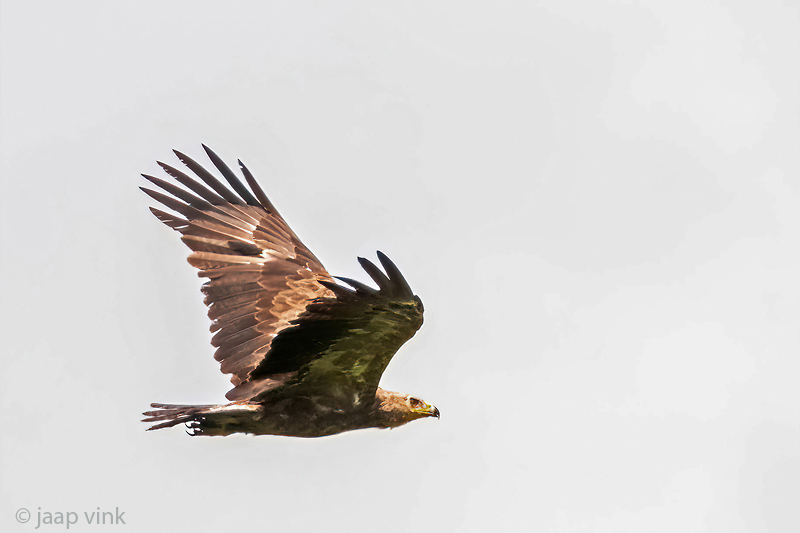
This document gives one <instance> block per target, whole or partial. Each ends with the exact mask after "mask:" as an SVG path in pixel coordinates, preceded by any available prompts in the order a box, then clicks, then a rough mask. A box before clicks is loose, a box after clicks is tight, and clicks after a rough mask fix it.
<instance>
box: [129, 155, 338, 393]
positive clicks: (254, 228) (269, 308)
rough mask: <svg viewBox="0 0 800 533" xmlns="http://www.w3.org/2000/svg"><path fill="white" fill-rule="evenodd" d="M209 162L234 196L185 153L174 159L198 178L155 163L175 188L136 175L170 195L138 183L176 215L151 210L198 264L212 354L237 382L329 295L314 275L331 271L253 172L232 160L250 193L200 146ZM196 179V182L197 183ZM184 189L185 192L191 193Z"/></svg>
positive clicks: (321, 277)
mask: <svg viewBox="0 0 800 533" xmlns="http://www.w3.org/2000/svg"><path fill="white" fill-rule="evenodd" d="M203 148H204V149H205V150H206V153H207V154H208V156H209V158H210V159H211V161H212V162H213V163H214V166H216V167H217V169H219V171H220V172H221V173H222V175H223V176H224V177H225V179H226V180H227V181H228V183H230V184H231V186H232V187H233V189H234V190H235V191H236V193H237V194H238V196H237V194H234V193H233V192H231V191H230V190H229V189H228V188H227V187H225V186H224V185H223V184H222V183H221V182H220V181H219V180H217V179H216V178H215V177H214V176H213V175H212V174H211V173H210V172H208V171H207V170H206V169H204V168H203V167H202V166H200V165H199V164H198V163H197V162H195V161H194V160H192V159H191V158H189V157H187V156H185V155H184V154H182V153H180V152H178V151H175V154H176V155H177V156H178V158H179V159H180V160H181V161H182V162H183V163H184V164H185V165H186V166H187V167H188V168H189V169H190V170H191V171H192V172H194V174H195V175H196V176H197V177H198V178H199V180H198V179H195V178H192V177H189V176H187V175H186V174H184V173H183V172H181V171H179V170H177V169H175V168H173V167H171V166H169V165H167V164H165V163H161V162H160V161H159V163H158V164H159V165H160V166H161V168H163V169H164V170H165V171H166V173H167V174H169V175H170V176H172V177H173V178H175V180H176V181H178V182H179V183H181V184H182V185H184V186H185V187H186V188H187V189H189V190H185V189H183V188H180V187H178V186H176V185H174V184H172V183H169V182H167V181H164V180H161V179H158V178H155V177H153V176H148V175H144V174H143V176H144V177H145V178H146V179H147V180H149V181H150V182H151V183H153V184H154V185H156V186H158V187H159V188H161V189H162V190H164V191H165V192H167V193H169V195H166V194H163V193H161V192H158V191H154V190H150V189H147V188H144V187H142V190H143V191H144V192H145V193H147V194H148V195H149V196H151V197H152V198H153V199H154V200H157V201H158V202H161V203H162V204H163V205H165V206H166V207H168V208H169V209H171V210H172V211H175V212H176V213H179V214H180V215H182V216H183V218H181V217H179V216H175V215H173V214H170V213H166V212H164V211H161V210H159V209H155V208H152V207H151V208H150V210H151V211H152V212H153V214H154V215H155V216H156V217H158V219H159V220H161V221H162V222H163V223H164V224H166V225H167V226H169V227H171V228H173V229H175V230H177V231H179V232H180V233H181V234H182V235H183V236H182V237H181V240H183V242H185V243H186V245H187V246H188V247H189V248H191V250H192V253H191V254H190V255H189V263H190V264H191V265H192V266H195V267H197V268H199V269H200V272H199V273H198V274H199V276H200V277H204V278H208V281H207V282H206V283H205V284H204V285H203V289H202V290H203V293H204V294H205V303H206V305H208V316H209V318H210V319H211V321H212V325H211V331H212V332H216V334H215V335H214V337H213V338H212V340H211V344H212V345H214V346H216V347H217V351H216V353H215V354H214V358H215V359H216V360H217V361H220V363H221V370H222V372H223V373H226V374H232V377H231V382H232V383H233V384H234V385H239V384H240V383H243V382H245V381H247V380H248V379H249V377H250V373H251V372H252V371H253V369H255V368H256V367H257V366H258V365H259V364H260V363H261V362H262V361H263V360H264V358H265V357H266V355H267V353H268V352H269V349H270V345H271V343H272V340H273V339H274V338H275V336H276V335H277V334H278V333H279V332H280V331H281V330H283V329H285V328H287V327H289V325H290V323H291V322H292V321H293V320H295V319H296V318H297V317H299V316H300V315H301V314H302V313H303V312H304V311H305V308H306V306H307V305H308V303H309V302H310V301H311V300H313V299H315V298H319V297H321V296H330V292H329V291H328V289H326V288H325V287H324V286H323V285H321V284H320V283H319V280H323V281H325V280H330V279H331V277H330V275H329V274H328V273H327V272H326V271H325V268H324V267H323V266H322V264H321V263H320V262H319V260H318V259H317V258H316V257H315V256H314V254H312V253H311V251H310V250H309V249H308V248H306V246H305V245H304V244H303V243H302V242H301V241H300V239H298V238H297V235H295V234H294V232H293V231H292V230H291V228H289V226H288V224H286V221H285V220H284V219H283V217H281V215H280V214H279V213H278V211H277V210H276V209H275V207H274V206H273V205H272V203H271V202H270V201H269V199H268V198H267V196H266V195H265V194H264V192H263V191H262V190H261V187H259V185H258V183H256V181H255V179H254V178H253V176H252V174H250V172H249V171H248V170H247V168H246V167H245V166H244V165H243V164H242V162H241V161H239V165H240V166H241V169H242V172H243V174H244V176H245V179H246V180H247V183H248V184H249V185H250V188H251V189H252V191H253V194H251V193H250V191H248V190H247V188H245V186H244V185H243V184H242V183H241V181H239V179H238V178H237V177H236V175H235V174H234V173H233V172H232V171H231V170H230V169H229V168H228V167H227V166H226V165H225V163H223V162H222V160H221V159H220V158H219V157H218V156H217V155H216V154H215V153H214V152H212V151H211V150H210V149H209V148H207V147H206V146H205V145H204V146H203ZM201 181H202V182H201ZM190 191H191V192H190Z"/></svg>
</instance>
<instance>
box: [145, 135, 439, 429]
mask: <svg viewBox="0 0 800 533" xmlns="http://www.w3.org/2000/svg"><path fill="white" fill-rule="evenodd" d="M204 148H205V149H206V152H207V153H208V155H209V157H210V158H211V161H212V162H213V163H214V165H215V166H216V167H217V169H218V170H219V171H220V172H221V173H222V175H223V176H224V177H225V179H226V180H227V181H228V183H229V184H230V185H231V187H233V189H234V191H235V193H234V192H232V191H231V190H229V189H228V188H227V187H225V186H224V185H223V184H222V183H221V182H220V181H219V180H217V179H216V178H215V177H214V176H213V175H212V174H211V173H209V172H208V171H206V170H205V169H204V168H203V167H201V166H200V165H199V164H198V163H196V162H195V161H193V160H191V159H190V158H188V157H186V156H184V155H183V154H181V153H179V152H176V154H177V155H178V157H179V158H180V159H181V161H183V162H184V163H185V164H186V166H187V167H189V169H190V170H192V172H194V173H195V174H196V176H197V177H198V178H199V179H200V180H201V181H202V183H201V181H198V180H197V179H196V178H193V177H190V176H188V175H186V174H184V173H182V172H180V171H178V170H177V169H175V168H173V167H170V166H169V165H165V164H163V163H159V164H160V165H161V166H162V168H164V170H165V171H166V172H167V173H168V174H169V175H171V176H173V177H174V178H175V179H176V180H177V181H178V182H180V183H181V184H183V185H184V186H186V187H187V188H188V189H189V190H190V191H191V192H189V191H187V190H185V189H182V188H179V187H177V186H175V185H173V184H171V183H168V182H165V181H163V180H160V179H158V178H154V177H152V176H147V175H145V176H144V177H145V178H146V179H148V180H149V181H151V182H152V183H154V184H155V185H157V186H158V187H160V188H161V189H163V190H164V191H166V192H168V193H169V194H171V195H172V196H167V195H164V194H162V193H160V192H157V191H152V190H149V189H143V190H144V191H145V192H146V193H147V194H149V195H150V196H151V197H152V198H154V199H155V200H157V201H159V202H161V203H162V204H164V205H165V206H167V207H168V208H170V209H171V210H173V211H175V212H176V213H179V214H180V215H182V217H183V218H181V217H179V216H176V215H173V214H169V213H166V212H163V211H160V210H158V209H153V208H151V210H152V211H153V213H154V214H155V215H156V216H157V217H158V218H159V219H160V220H161V221H162V222H164V223H165V224H166V225H168V226H170V227H171V228H173V229H175V230H177V231H179V232H180V233H181V234H182V235H183V237H182V240H183V241H184V242H185V243H186V244H187V246H189V248H191V249H192V250H193V252H192V253H191V254H190V256H189V263H191V264H192V265H193V266H195V267H197V268H199V269H200V272H199V275H200V276H201V277H205V278H208V281H207V282H206V284H205V285H204V286H203V292H204V293H205V295H206V300H205V302H206V304H207V305H208V306H209V312H208V315H209V318H211V320H212V326H211V330H212V331H213V332H216V334H215V335H214V337H213V339H212V341H211V342H212V344H213V345H214V346H216V347H217V352H216V354H215V359H217V360H218V361H220V362H221V370H222V371H223V372H224V373H230V374H232V377H231V382H232V383H233V384H234V388H233V389H232V390H231V391H229V392H228V394H227V395H226V396H227V398H228V400H231V401H232V403H229V404H226V405H167V404H152V406H153V407H154V408H156V409H157V410H155V411H148V412H146V413H145V415H146V416H147V417H148V418H146V419H145V420H144V421H145V422H158V423H157V424H156V425H154V426H153V427H151V428H150V429H159V428H163V427H170V426H174V425H176V424H180V423H186V424H187V425H188V427H189V428H190V429H191V430H192V433H191V434H192V435H229V434H231V433H253V434H257V435H288V436H297V437H321V436H326V435H333V434H335V433H341V432H343V431H350V430H353V429H361V428H368V427H377V428H386V427H396V426H399V425H402V424H405V423H407V422H410V421H412V420H415V419H417V418H422V417H426V416H436V417H438V416H439V411H438V409H436V408H435V407H433V406H431V405H428V404H426V403H425V402H423V401H422V400H419V399H417V398H414V397H412V396H409V395H406V394H399V393H394V392H387V391H384V390H383V389H380V388H379V387H378V382H379V381H380V377H381V375H382V374H383V371H384V370H385V368H386V365H388V363H389V361H390V360H391V358H392V356H393V355H394V353H395V352H396V351H397V350H398V349H399V348H400V346H402V345H403V343H405V342H406V341H407V340H408V339H410V338H411V337H412V336H413V335H414V333H415V332H416V331H417V330H418V329H419V327H420V326H421V325H422V311H423V308H422V302H421V301H420V299H419V298H418V297H417V296H415V295H414V294H413V292H411V288H410V287H409V286H408V283H407V282H406V281H405V279H404V278H403V276H402V274H400V271H399V270H398V269H397V267H396V266H395V265H394V264H393V263H392V262H391V261H390V260H389V259H388V258H387V257H386V256H385V255H383V254H382V253H380V252H378V258H379V259H380V262H381V265H382V266H383V268H384V270H385V273H384V272H383V271H381V270H380V269H379V268H378V267H377V266H375V265H374V264H373V263H371V262H369V261H368V260H366V259H363V258H359V262H360V263H361V265H362V267H363V268H364V270H366V271H367V273H368V274H369V275H370V277H371V278H372V279H373V280H374V281H375V283H377V285H378V289H373V288H371V287H368V286H366V285H364V284H362V283H360V282H357V281H354V280H351V279H347V278H339V279H340V280H342V281H344V282H345V283H347V284H348V285H350V286H352V287H353V289H350V288H348V287H345V286H342V285H338V284H336V283H335V282H334V280H333V278H332V277H331V276H330V274H328V272H327V271H326V270H325V268H324V267H323V266H322V264H321V263H320V262H319V260H318V259H317V258H316V257H315V256H314V254H312V253H311V251H310V250H309V249H308V248H306V247H305V245H303V243H302V242H301V241H300V240H299V239H298V238H297V236H296V235H295V234H294V232H293V231H292V230H291V228H289V226H288V225H287V224H286V222H285V221H284V219H283V218H282V217H281V216H280V214H278V212H277V210H275V208H274V206H273V205H272V203H271V202H270V201H269V200H268V199H267V197H266V195H265V194H264V192H263V191H262V190H261V188H260V187H259V185H258V184H257V183H256V181H255V179H254V178H253V176H252V175H251V174H250V172H249V171H248V170H247V168H245V167H244V165H242V164H241V162H240V165H241V168H242V172H243V174H244V176H245V179H246V181H247V183H248V185H249V186H250V190H248V189H247V188H246V187H245V186H244V185H243V184H242V183H241V181H239V179H238V178H237V177H236V175H235V174H234V173H233V172H232V171H231V170H230V169H229V168H228V167H227V166H226V165H225V164H224V163H223V162H222V161H221V160H220V159H219V157H217V155H216V154H214V153H213V152H212V151H211V150H209V149H208V148H206V147H205V146H204ZM251 191H252V192H251Z"/></svg>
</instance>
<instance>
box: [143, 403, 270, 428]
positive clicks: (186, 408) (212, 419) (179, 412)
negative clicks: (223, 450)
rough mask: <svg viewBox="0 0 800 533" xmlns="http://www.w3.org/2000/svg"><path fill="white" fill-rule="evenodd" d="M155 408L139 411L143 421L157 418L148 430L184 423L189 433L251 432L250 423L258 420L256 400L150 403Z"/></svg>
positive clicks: (151, 420)
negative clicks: (220, 402) (217, 403)
mask: <svg viewBox="0 0 800 533" xmlns="http://www.w3.org/2000/svg"><path fill="white" fill-rule="evenodd" d="M150 407H152V408H154V409H155V410H154V411H145V412H144V413H142V414H143V415H144V416H145V417H147V418H144V419H142V422H150V423H152V422H158V423H157V424H155V425H153V426H150V427H149V428H147V431H152V430H154V429H163V428H170V427H173V426H177V425H178V424H186V427H187V428H188V429H189V431H187V433H189V435H192V436H195V435H230V434H231V433H236V432H251V433H252V432H253V431H252V428H251V427H250V426H251V425H252V424H253V423H254V422H256V421H257V420H258V418H259V417H258V416H257V415H256V412H257V411H258V409H259V405H258V404H251V403H250V402H248V401H238V402H231V403H229V404H226V405H179V404H171V403H151V404H150Z"/></svg>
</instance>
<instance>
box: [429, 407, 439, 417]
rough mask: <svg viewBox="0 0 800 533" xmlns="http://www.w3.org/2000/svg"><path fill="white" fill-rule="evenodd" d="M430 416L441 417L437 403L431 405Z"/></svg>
mask: <svg viewBox="0 0 800 533" xmlns="http://www.w3.org/2000/svg"><path fill="white" fill-rule="evenodd" d="M430 416H435V417H436V418H437V419H438V418H439V409H438V408H437V407H436V406H435V405H431V414H430Z"/></svg>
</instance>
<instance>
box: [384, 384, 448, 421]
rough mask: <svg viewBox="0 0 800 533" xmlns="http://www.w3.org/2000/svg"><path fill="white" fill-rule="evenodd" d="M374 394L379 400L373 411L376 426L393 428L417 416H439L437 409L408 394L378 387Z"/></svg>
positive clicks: (415, 418)
mask: <svg viewBox="0 0 800 533" xmlns="http://www.w3.org/2000/svg"><path fill="white" fill-rule="evenodd" d="M376 396H377V398H378V400H379V401H380V404H379V406H378V408H377V409H376V410H375V412H374V414H375V418H376V420H375V422H376V426H378V427H384V428H387V427H388V428H395V427H397V426H402V425H403V424H407V423H409V422H411V421H412V420H417V419H418V418H425V417H429V416H435V417H436V418H439V409H437V408H436V407H435V406H433V405H430V404H428V403H425V402H424V401H423V400H420V399H419V398H417V397H415V396H412V395H410V394H401V393H399V392H390V391H385V390H383V389H378V391H377V394H376Z"/></svg>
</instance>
